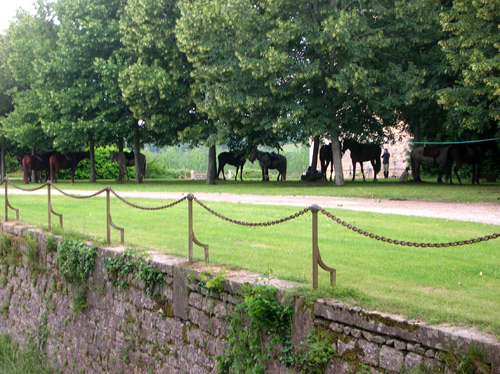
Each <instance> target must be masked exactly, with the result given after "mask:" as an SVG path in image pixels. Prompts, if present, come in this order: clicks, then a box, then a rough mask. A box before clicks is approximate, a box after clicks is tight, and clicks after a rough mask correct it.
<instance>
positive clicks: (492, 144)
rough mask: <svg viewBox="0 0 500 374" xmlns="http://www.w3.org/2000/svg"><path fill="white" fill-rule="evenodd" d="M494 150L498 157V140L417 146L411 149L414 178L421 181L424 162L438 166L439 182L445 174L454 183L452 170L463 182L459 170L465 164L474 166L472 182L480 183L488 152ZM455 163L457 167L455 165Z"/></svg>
mask: <svg viewBox="0 0 500 374" xmlns="http://www.w3.org/2000/svg"><path fill="white" fill-rule="evenodd" d="M489 150H492V151H493V152H494V155H495V157H496V158H497V159H498V155H499V150H498V146H497V141H496V140H486V141H477V142H466V143H456V144H451V145H442V146H439V145H427V146H424V147H416V148H414V149H413V150H412V151H411V163H412V173H413V180H414V181H416V182H420V181H421V180H422V179H421V177H420V166H421V164H422V162H425V163H429V164H436V165H437V166H438V179H437V181H438V183H442V182H443V175H444V176H445V178H446V180H449V182H450V184H452V183H453V180H452V171H453V172H454V173H455V176H456V177H457V180H458V183H460V184H462V180H461V178H460V175H459V173H458V172H459V171H460V169H461V168H462V166H463V165H464V164H469V165H471V167H472V183H473V184H479V177H480V175H481V169H482V164H483V161H484V159H485V155H486V153H487V152H488V151H489ZM453 165H455V167H453Z"/></svg>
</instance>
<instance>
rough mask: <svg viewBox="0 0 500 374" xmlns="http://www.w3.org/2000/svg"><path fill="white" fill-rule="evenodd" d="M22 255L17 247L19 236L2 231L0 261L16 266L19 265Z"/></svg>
mask: <svg viewBox="0 0 500 374" xmlns="http://www.w3.org/2000/svg"><path fill="white" fill-rule="evenodd" d="M22 257H23V254H22V252H21V250H20V249H19V238H17V237H15V236H14V235H11V234H6V233H3V234H2V236H1V241H0V263H2V264H9V265H11V266H14V267H16V266H19V265H21V263H22Z"/></svg>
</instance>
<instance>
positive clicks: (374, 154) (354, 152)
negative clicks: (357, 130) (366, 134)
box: [342, 139, 382, 182]
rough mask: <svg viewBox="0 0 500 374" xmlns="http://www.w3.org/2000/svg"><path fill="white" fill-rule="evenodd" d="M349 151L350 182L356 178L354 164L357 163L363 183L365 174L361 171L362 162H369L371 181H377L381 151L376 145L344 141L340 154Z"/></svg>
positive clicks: (352, 140)
mask: <svg viewBox="0 0 500 374" xmlns="http://www.w3.org/2000/svg"><path fill="white" fill-rule="evenodd" d="M348 149H349V150H350V151H351V160H352V169H353V170H352V180H353V181H354V179H355V178H356V163H358V162H359V165H360V167H361V174H362V175H363V181H365V173H364V171H363V162H365V161H370V162H371V164H372V166H373V175H374V176H373V181H374V182H376V181H377V174H378V172H379V171H380V155H381V153H382V150H381V148H380V146H378V145H376V144H360V143H358V142H357V141H355V140H354V139H344V142H343V146H342V153H344V152H345V151H346V150H348Z"/></svg>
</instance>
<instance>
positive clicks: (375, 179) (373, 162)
mask: <svg viewBox="0 0 500 374" xmlns="http://www.w3.org/2000/svg"><path fill="white" fill-rule="evenodd" d="M370 162H371V164H372V168H373V181H374V182H376V181H377V173H375V170H376V169H375V161H374V160H372V161H370ZM386 178H389V174H387V177H386Z"/></svg>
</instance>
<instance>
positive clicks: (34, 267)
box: [25, 233, 44, 275]
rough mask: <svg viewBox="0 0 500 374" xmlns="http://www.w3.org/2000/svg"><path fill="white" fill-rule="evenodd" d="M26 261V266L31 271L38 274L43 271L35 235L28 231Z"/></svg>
mask: <svg viewBox="0 0 500 374" xmlns="http://www.w3.org/2000/svg"><path fill="white" fill-rule="evenodd" d="M25 256H26V260H27V261H26V262H27V264H28V268H29V269H30V271H31V272H32V273H34V274H35V275H36V274H39V273H42V272H43V271H44V266H43V263H42V262H41V261H40V247H39V246H38V241H37V240H36V233H35V236H34V237H32V236H31V234H30V233H27V234H26V255H25Z"/></svg>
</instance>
